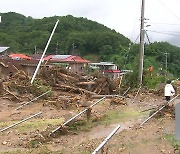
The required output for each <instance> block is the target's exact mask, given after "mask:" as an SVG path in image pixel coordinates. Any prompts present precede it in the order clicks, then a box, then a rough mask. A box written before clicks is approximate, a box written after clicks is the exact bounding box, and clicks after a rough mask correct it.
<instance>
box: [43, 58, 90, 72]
mask: <svg viewBox="0 0 180 154" xmlns="http://www.w3.org/2000/svg"><path fill="white" fill-rule="evenodd" d="M44 61H48V62H50V63H53V64H57V65H62V66H65V67H66V69H69V70H70V71H73V72H79V73H80V72H84V71H85V68H86V66H87V65H88V63H90V61H89V60H86V59H84V58H82V57H80V56H73V55H49V56H47V57H44Z"/></svg>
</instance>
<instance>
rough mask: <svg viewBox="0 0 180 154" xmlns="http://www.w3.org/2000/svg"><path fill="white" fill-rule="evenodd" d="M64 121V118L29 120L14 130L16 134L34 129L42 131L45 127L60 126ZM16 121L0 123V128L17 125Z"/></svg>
mask: <svg viewBox="0 0 180 154" xmlns="http://www.w3.org/2000/svg"><path fill="white" fill-rule="evenodd" d="M63 121H64V118H61V119H45V120H43V119H35V120H31V121H25V122H24V123H21V124H19V125H17V126H15V129H16V130H17V131H18V132H21V133H23V132H26V131H28V130H31V131H32V130H35V129H39V130H42V129H44V128H46V127H47V126H56V125H59V124H61V123H62V122H63ZM17 122H18V121H10V122H1V123H0V127H1V128H5V127H7V126H10V125H12V124H15V123H17Z"/></svg>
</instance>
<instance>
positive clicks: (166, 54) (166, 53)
mask: <svg viewBox="0 0 180 154" xmlns="http://www.w3.org/2000/svg"><path fill="white" fill-rule="evenodd" d="M164 54H165V56H166V63H165V65H166V73H165V80H166V79H167V72H168V71H167V65H168V54H169V53H168V52H165V53H164Z"/></svg>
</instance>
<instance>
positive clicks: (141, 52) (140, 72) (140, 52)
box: [138, 0, 145, 85]
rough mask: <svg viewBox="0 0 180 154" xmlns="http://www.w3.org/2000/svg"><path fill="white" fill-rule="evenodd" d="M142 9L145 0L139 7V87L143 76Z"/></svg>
mask: <svg viewBox="0 0 180 154" xmlns="http://www.w3.org/2000/svg"><path fill="white" fill-rule="evenodd" d="M144 7H145V0H142V5H141V29H140V50H139V74H138V81H139V85H142V76H143V62H144V19H145V18H144Z"/></svg>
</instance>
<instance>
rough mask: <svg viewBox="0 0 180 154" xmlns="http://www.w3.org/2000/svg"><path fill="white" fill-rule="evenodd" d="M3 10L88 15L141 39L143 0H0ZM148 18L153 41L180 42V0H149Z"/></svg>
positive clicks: (37, 14) (36, 15) (35, 15)
mask: <svg viewBox="0 0 180 154" xmlns="http://www.w3.org/2000/svg"><path fill="white" fill-rule="evenodd" d="M0 12H1V13H6V12H16V13H20V14H23V15H25V16H31V17H33V18H43V17H50V16H55V15H56V16H65V15H73V16H75V17H86V18H87V19H90V20H93V21H96V22H98V23H101V24H103V25H105V26H107V27H109V28H111V29H115V30H116V31H117V32H119V33H121V34H123V35H124V36H126V37H128V38H129V39H131V41H133V42H136V43H137V42H138V41H139V38H138V36H139V29H140V20H139V19H140V15H141V0H0ZM145 18H146V19H148V20H146V21H147V23H146V24H145V25H151V26H149V27H146V28H145V29H146V30H147V35H148V37H149V40H150V42H154V41H167V42H170V43H171V44H174V45H177V46H180V0H145ZM2 22H3V19H2ZM136 38H137V41H136ZM146 41H147V40H146Z"/></svg>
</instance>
